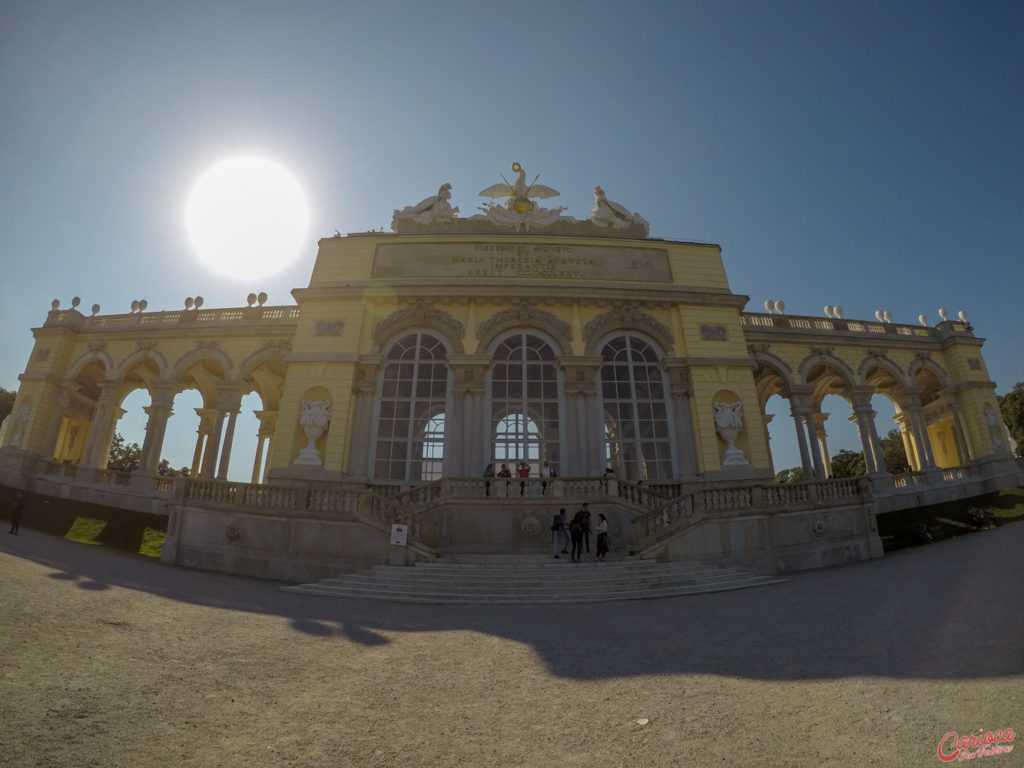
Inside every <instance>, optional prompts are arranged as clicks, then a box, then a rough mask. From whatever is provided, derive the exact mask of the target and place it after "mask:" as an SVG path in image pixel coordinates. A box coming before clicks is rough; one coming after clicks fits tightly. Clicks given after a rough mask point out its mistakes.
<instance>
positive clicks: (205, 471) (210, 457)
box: [199, 404, 226, 480]
mask: <svg viewBox="0 0 1024 768" xmlns="http://www.w3.org/2000/svg"><path fill="white" fill-rule="evenodd" d="M225 415H226V414H225V412H224V411H223V410H221V408H220V405H219V404H218V406H217V408H216V409H214V413H213V426H212V427H211V428H210V434H209V435H208V436H207V438H206V448H205V449H204V450H203V466H202V469H201V470H200V471H199V475H200V477H203V478H205V479H207V480H210V479H212V478H213V476H214V472H215V471H216V468H217V458H218V456H219V455H220V439H221V434H222V433H223V432H224V416H225Z"/></svg>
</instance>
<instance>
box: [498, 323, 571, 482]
mask: <svg viewBox="0 0 1024 768" xmlns="http://www.w3.org/2000/svg"><path fill="white" fill-rule="evenodd" d="M558 423H559V422H558V372H557V370H556V369H555V352H554V350H553V349H552V348H551V347H550V346H549V345H548V344H547V342H545V341H544V340H543V339H541V338H539V337H537V336H533V335H531V334H528V333H516V334H513V335H512V336H509V337H507V338H505V339H504V340H503V341H502V342H501V343H500V344H499V345H498V347H497V349H495V351H494V368H493V369H492V371H491V435H492V439H493V441H494V442H493V446H492V452H493V458H494V459H495V460H496V461H498V462H513V461H515V462H518V461H526V462H527V463H528V464H529V465H530V470H531V474H534V475H536V474H538V472H539V470H540V466H541V463H542V462H544V461H548V462H550V463H551V466H552V467H554V468H555V469H556V470H558V469H559V450H558ZM510 468H512V467H510ZM512 469H514V468H512Z"/></svg>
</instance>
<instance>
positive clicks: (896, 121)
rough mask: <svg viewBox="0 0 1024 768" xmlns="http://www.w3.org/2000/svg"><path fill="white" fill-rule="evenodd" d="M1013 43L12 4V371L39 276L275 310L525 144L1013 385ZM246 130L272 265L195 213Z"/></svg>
mask: <svg viewBox="0 0 1024 768" xmlns="http://www.w3.org/2000/svg"><path fill="white" fill-rule="evenodd" d="M1022 42H1024V4H1022V3H1020V2H968V1H967V0H964V1H963V2H941V1H939V0H927V1H922V2H898V3H893V2H868V1H867V0H859V1H858V2H844V3H838V2H823V1H821V0H813V1H808V2H785V1H784V0H773V1H772V2H749V1H743V2H729V1H728V0H708V1H707V2H691V3H688V2H665V3H652V2H637V3H633V4H624V3H621V2H601V1H595V2H526V1H521V2H515V3H508V2H502V3H494V2H465V3H461V2H432V3H398V2H365V3H364V2H358V3H357V2H351V3H341V2H301V1H300V2H294V3H280V2H272V3H271V2H257V1H255V0H245V1H244V2H201V3H200V2H181V3H177V4H170V3H166V2H89V3H85V2H65V3H59V2H40V1H39V0H33V1H32V2H20V1H18V0H7V1H6V2H4V3H3V4H2V5H0V94H2V95H3V104H2V109H0V257H2V258H3V265H4V274H5V276H6V279H5V280H4V281H3V283H2V288H0V291H2V304H3V307H4V334H3V337H2V340H0V345H2V346H0V366H2V369H0V386H3V387H6V388H8V389H11V388H16V387H17V383H18V382H17V375H18V373H19V372H20V371H21V370H23V368H24V366H25V364H26V361H27V359H28V355H29V352H30V349H31V346H32V336H31V333H30V330H29V329H30V328H32V327H33V326H38V325H41V324H42V323H43V321H44V320H45V317H46V312H47V310H48V309H49V305H50V301H51V300H52V299H54V298H59V299H61V301H62V304H63V305H64V306H67V305H68V303H69V302H70V300H71V297H72V296H76V295H77V296H80V297H81V298H82V305H83V308H87V307H89V306H91V305H92V304H93V303H98V304H100V305H101V306H102V313H104V314H107V313H117V312H127V311H128V309H129V305H130V303H131V301H132V300H133V299H140V298H145V299H146V300H147V301H148V302H149V308H150V310H160V309H167V310H172V309H178V308H180V307H181V306H182V303H183V300H184V298H185V297H186V296H195V295H197V294H201V295H202V296H203V297H204V298H205V300H206V306H207V307H225V306H240V305H243V304H244V301H245V296H246V294H247V293H249V292H250V291H253V290H255V291H259V290H265V291H267V293H268V294H269V296H270V303H271V304H291V303H292V299H291V296H290V294H289V291H290V290H291V289H292V288H295V287H301V286H304V285H306V284H307V282H308V277H309V273H310V271H311V268H312V264H313V259H314V257H315V253H316V240H317V239H318V238H319V237H321V236H326V235H329V234H331V233H332V232H333V231H334V230H335V229H339V230H341V231H342V232H350V231H365V230H368V229H378V228H381V227H385V228H386V227H387V226H389V224H390V219H391V212H392V210H393V209H394V208H398V207H402V206H404V205H408V204H412V203H415V202H417V201H419V200H420V199H422V198H423V197H426V196H427V195H430V194H433V193H434V192H436V190H437V187H438V186H439V184H440V183H441V182H444V181H449V182H451V183H452V185H453V198H452V203H453V204H455V205H459V206H460V207H461V208H462V211H463V214H464V215H466V214H468V213H472V212H474V209H475V206H476V205H478V204H479V203H480V202H481V199H480V198H478V197H477V192H479V190H480V189H482V188H483V187H485V186H488V185H490V184H493V183H495V182H496V181H498V180H499V177H498V174H499V173H505V174H506V176H507V175H509V171H508V167H509V164H510V163H511V162H512V161H518V162H521V163H522V164H523V165H524V166H525V168H526V170H527V172H528V174H529V175H530V177H531V178H532V176H533V175H534V174H536V173H539V174H541V182H542V183H545V184H548V185H550V186H552V187H554V188H556V189H558V190H559V191H560V192H561V193H562V194H561V197H560V198H559V200H558V202H559V203H560V204H562V205H566V206H568V208H569V210H568V211H567V213H568V214H569V215H574V216H576V217H577V218H585V217H586V216H587V215H588V213H589V209H590V206H591V205H592V203H593V195H592V189H593V187H594V186H595V185H596V184H600V185H602V186H603V187H604V188H605V190H606V191H607V193H608V196H609V198H611V199H613V200H616V201H618V202H621V203H623V204H625V205H627V206H628V207H629V208H630V209H631V210H636V211H639V212H640V213H641V214H643V215H644V216H645V217H646V218H647V219H648V220H649V221H650V222H651V234H652V235H653V236H655V237H664V238H670V239H681V240H695V241H700V242H713V243H718V244H720V245H721V246H722V248H723V253H724V258H725V263H726V268H727V270H728V274H729V278H730V282H731V286H732V289H733V291H734V292H736V293H741V294H745V295H748V296H750V298H751V302H750V305H749V306H748V309H751V310H758V309H760V308H761V307H762V305H763V302H764V300H765V299H766V298H774V299H783V300H784V301H785V302H786V306H787V312H788V313H792V314H809V315H819V314H821V312H822V306H823V305H825V304H840V305H842V306H843V308H844V310H845V316H846V317H850V318H871V317H873V316H874V312H875V310H876V309H878V308H882V309H888V310H890V311H891V312H892V314H893V319H894V321H896V322H905V323H914V322H916V318H917V316H918V314H920V313H925V314H927V315H928V317H929V318H930V321H931V322H936V321H937V319H938V318H937V315H936V310H937V309H938V308H939V307H945V308H947V309H948V310H949V311H950V314H951V315H955V314H956V312H957V311H959V310H961V309H963V310H966V311H967V313H968V317H969V320H970V322H971V323H972V324H973V325H974V327H975V332H976V333H977V334H978V335H980V336H982V337H984V338H986V339H987V341H986V344H985V347H984V350H983V352H984V356H985V359H986V362H987V364H988V367H989V371H990V373H991V375H992V377H993V379H994V380H995V381H996V383H997V392H999V393H1005V392H1006V391H1008V390H1009V389H1010V388H1011V387H1012V386H1013V384H1014V383H1015V382H1017V381H1024V360H1022V357H1021V354H1020V349H1021V341H1020V335H1021V330H1022V326H1024V323H1022V321H1021V319H1020V308H1019V291H1020V286H1021V277H1022V272H1024V269H1022V266H1021V257H1022V253H1021V247H1022V244H1024V191H1022V177H1024V56H1022V55H1021V45H1022ZM245 152H247V153H258V154H263V155H266V156H268V157H272V158H274V159H275V160H277V161H278V162H280V163H281V164H283V165H285V166H286V167H287V168H289V169H290V170H291V171H292V172H293V173H294V174H295V176H296V177H297V178H298V179H299V181H300V182H301V183H302V185H303V186H304V188H305V190H306V192H307V195H308V197H309V199H310V201H311V203H312V206H313V214H312V221H313V224H312V232H311V234H310V237H309V246H308V248H307V249H306V251H305V252H304V254H303V255H302V257H300V258H299V259H298V260H297V261H296V262H295V263H294V264H293V265H292V266H290V267H288V268H287V269H286V270H284V271H283V272H281V273H280V274H278V275H275V276H274V277H272V278H268V279H263V280H262V281H260V282H259V284H251V282H252V281H248V280H239V281H232V280H230V279H227V278H224V277H221V276H219V275H218V274H216V273H215V272H213V271H211V270H210V269H209V268H207V267H205V266H204V265H202V264H201V263H200V262H198V261H197V259H196V257H195V256H194V255H193V254H192V252H191V250H190V247H189V245H188V242H187V240H186V237H185V232H184V227H183V208H184V203H185V196H186V194H187V192H188V191H189V188H190V187H191V185H192V183H193V182H194V181H195V179H196V177H197V176H198V175H199V174H200V173H201V172H202V171H203V170H205V169H206V168H207V167H208V166H210V165H211V164H213V163H214V162H216V161H217V160H219V159H222V158H225V157H229V156H233V155H237V154H240V153H245ZM86 311H88V310H86ZM776 423H778V422H776ZM786 431H787V432H789V431H791V430H789V429H788V428H787V429H786ZM137 439H140V440H141V437H138V438H137ZM773 442H774V440H773ZM832 447H833V450H834V449H835V448H836V446H834V445H833V446H832ZM839 447H841V446H839ZM853 447H856V446H853ZM186 463H187V459H186ZM792 463H796V462H795V461H794V462H792ZM243 474H244V473H243ZM243 479H244V478H243Z"/></svg>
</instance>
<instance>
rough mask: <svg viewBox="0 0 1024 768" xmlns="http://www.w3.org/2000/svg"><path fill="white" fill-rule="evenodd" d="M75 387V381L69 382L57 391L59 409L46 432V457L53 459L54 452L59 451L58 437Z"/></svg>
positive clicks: (44, 451)
mask: <svg viewBox="0 0 1024 768" xmlns="http://www.w3.org/2000/svg"><path fill="white" fill-rule="evenodd" d="M73 387H74V383H68V384H63V385H61V387H60V389H59V390H58V391H57V396H56V398H55V401H56V403H57V409H56V410H55V411H54V414H53V417H52V419H51V421H50V426H49V428H48V429H47V432H46V442H45V443H44V444H43V456H44V457H45V458H46V459H52V458H53V455H54V453H56V451H57V437H58V436H59V435H60V428H61V426H63V424H64V416H65V415H66V414H67V412H68V408H69V407H70V406H71V392H72V389H73Z"/></svg>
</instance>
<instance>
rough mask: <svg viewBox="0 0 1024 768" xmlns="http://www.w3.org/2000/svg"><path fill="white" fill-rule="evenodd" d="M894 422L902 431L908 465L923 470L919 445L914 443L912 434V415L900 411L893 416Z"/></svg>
mask: <svg viewBox="0 0 1024 768" xmlns="http://www.w3.org/2000/svg"><path fill="white" fill-rule="evenodd" d="M893 420H894V421H895V422H896V425H897V426H898V427H899V429H900V438H902V440H903V452H904V453H906V454H907V463H909V464H910V466H911V468H912V469H914V470H921V469H923V468H924V462H922V461H921V457H920V456H919V455H918V453H917V445H916V444H915V442H914V436H913V434H911V423H910V414H909V413H907V412H906V411H900V412H899V413H897V414H895V415H894V416H893Z"/></svg>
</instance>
